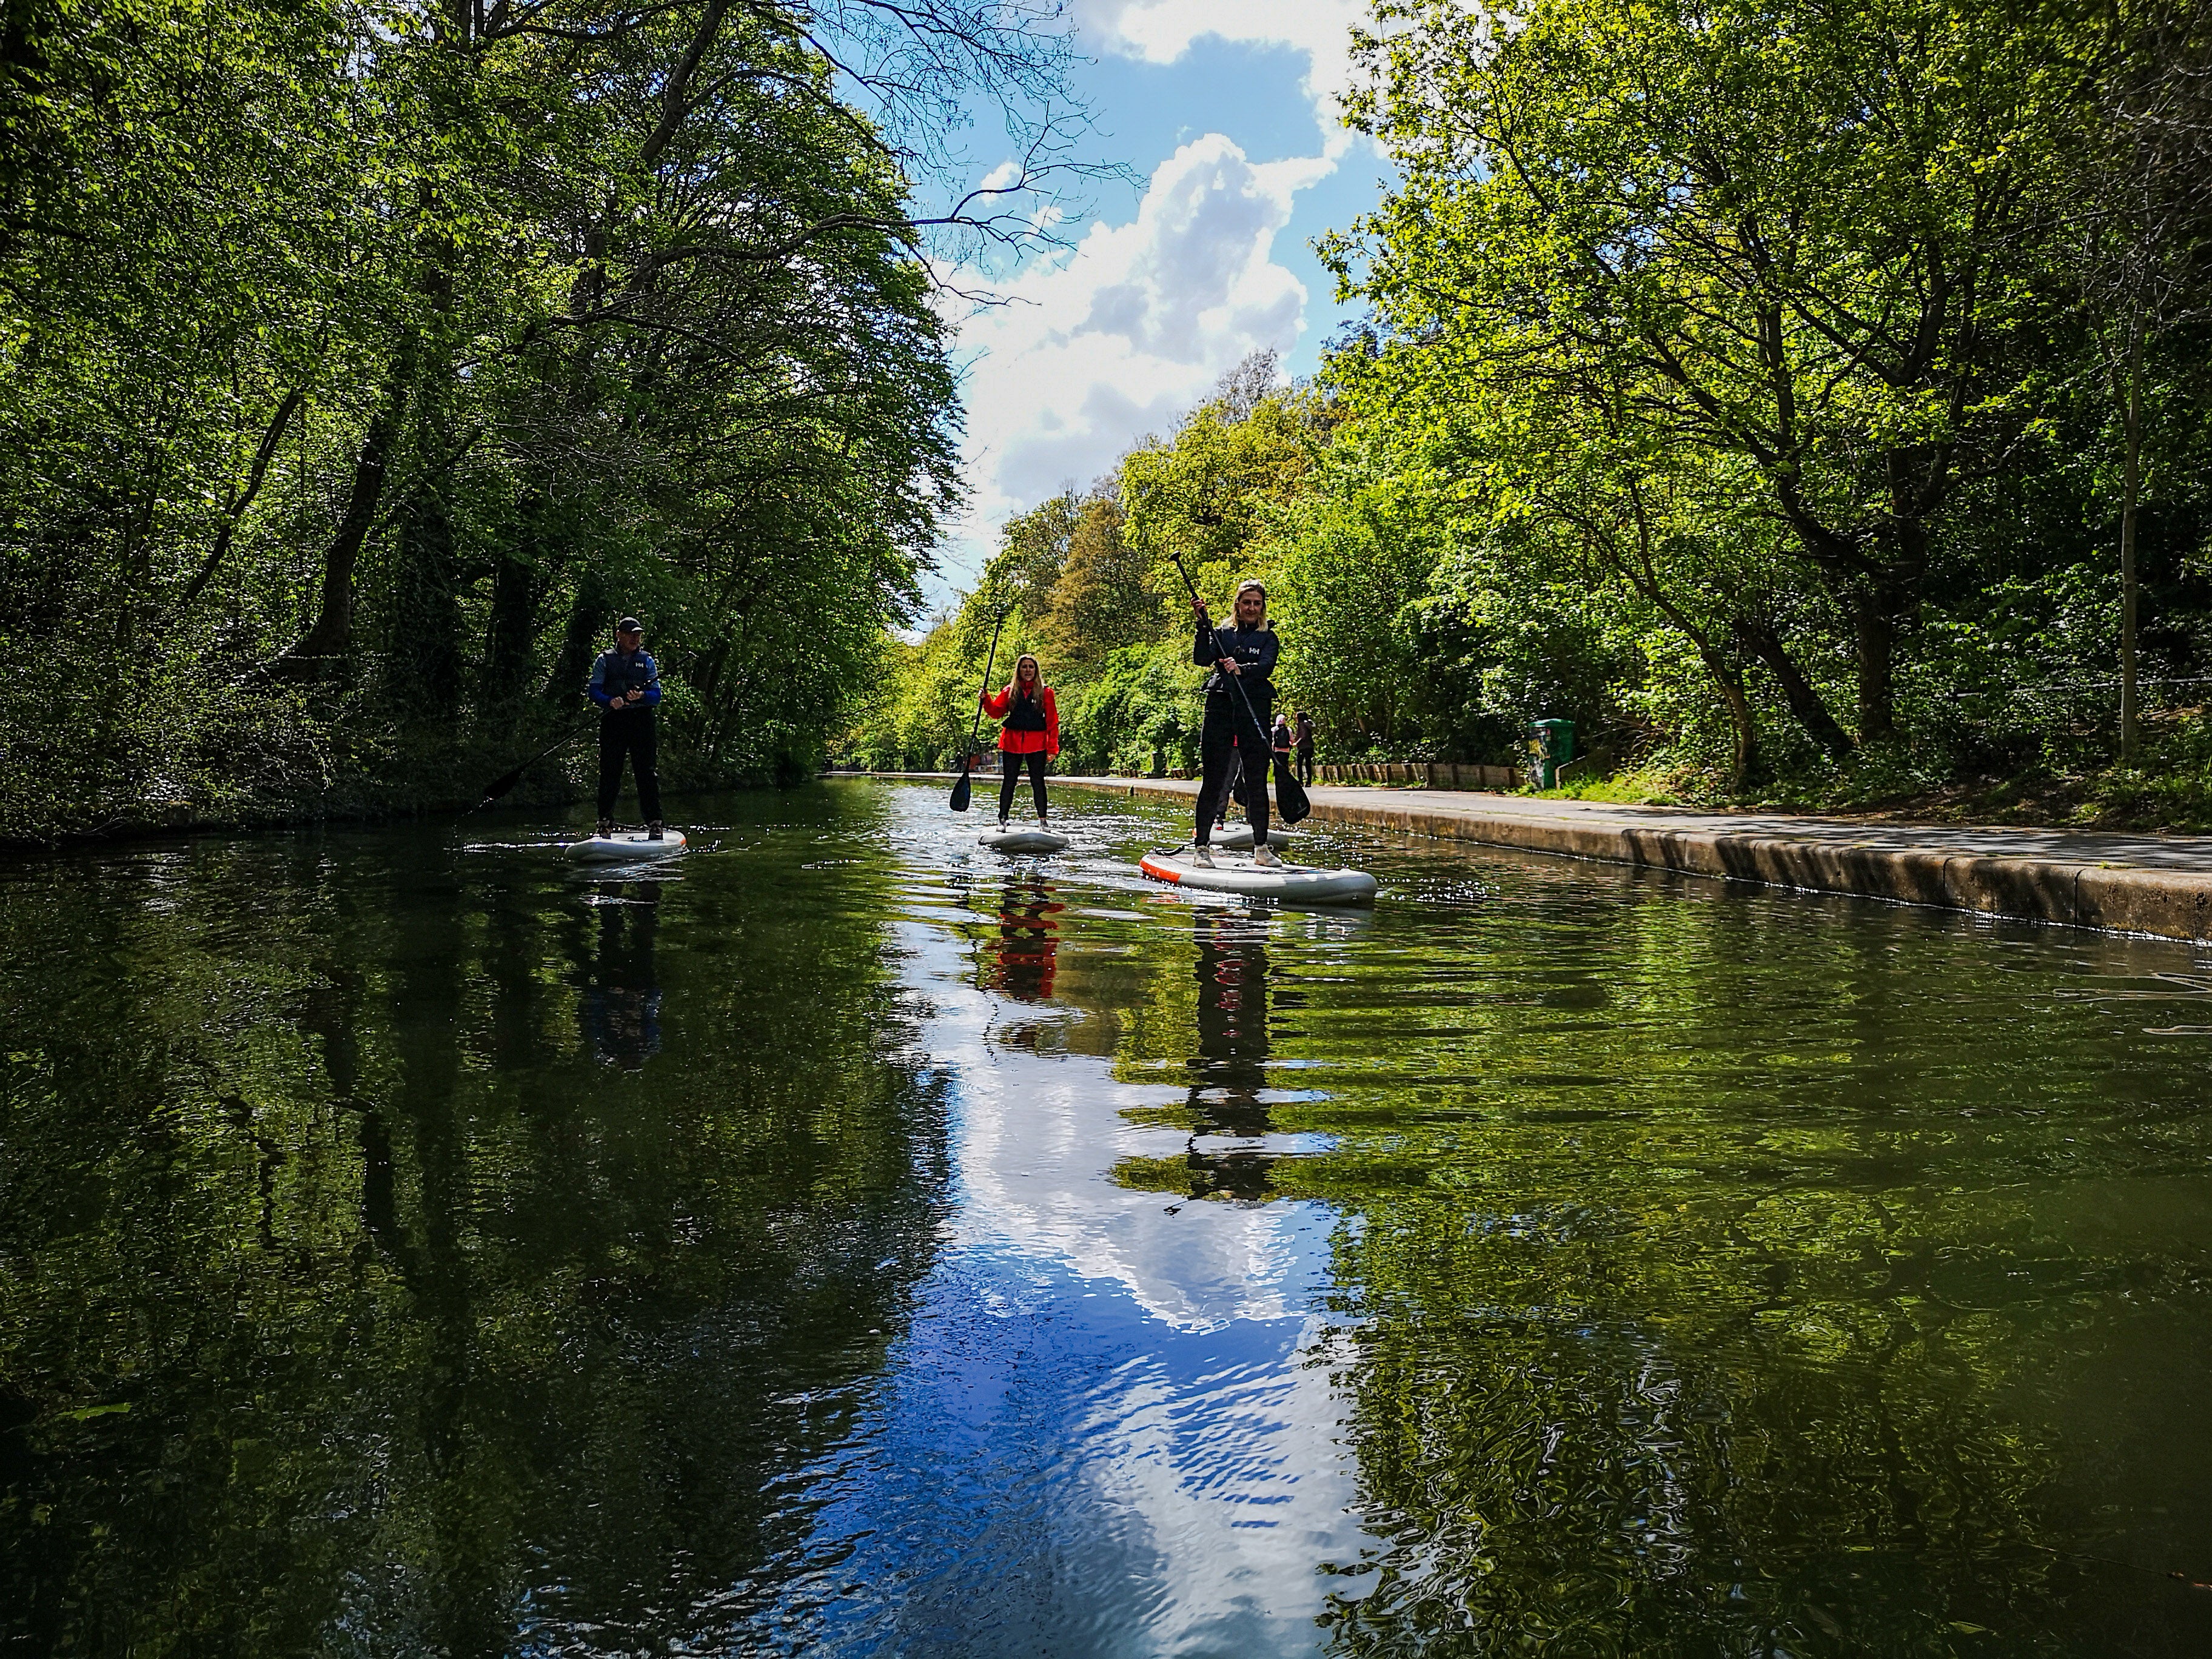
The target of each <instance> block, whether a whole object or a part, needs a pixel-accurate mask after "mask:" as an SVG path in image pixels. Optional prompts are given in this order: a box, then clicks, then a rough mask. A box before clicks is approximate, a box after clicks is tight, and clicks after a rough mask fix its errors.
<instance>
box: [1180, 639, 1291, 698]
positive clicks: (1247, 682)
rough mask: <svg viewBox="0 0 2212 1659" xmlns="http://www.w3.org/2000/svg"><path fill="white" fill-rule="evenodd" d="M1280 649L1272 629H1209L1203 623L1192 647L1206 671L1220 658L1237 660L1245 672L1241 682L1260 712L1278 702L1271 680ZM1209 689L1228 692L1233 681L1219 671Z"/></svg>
mask: <svg viewBox="0 0 2212 1659" xmlns="http://www.w3.org/2000/svg"><path fill="white" fill-rule="evenodd" d="M1279 649H1280V647H1279V645H1278V644H1277V642H1276V640H1275V630H1274V629H1272V628H1266V627H1261V628H1213V629H1209V628H1208V627H1207V626H1206V624H1205V623H1199V624H1198V636H1197V638H1196V640H1195V641H1194V642H1193V643H1192V645H1191V647H1190V659H1191V660H1192V661H1193V662H1194V663H1196V664H1198V665H1200V667H1205V666H1207V665H1211V664H1212V663H1213V662H1214V661H1216V660H1217V659H1219V658H1222V657H1234V658H1235V659H1237V663H1238V664H1239V665H1240V666H1241V667H1242V668H1243V672H1242V673H1240V674H1239V675H1238V676H1237V680H1238V682H1239V684H1242V685H1243V688H1244V690H1245V693H1246V695H1247V696H1249V697H1250V698H1251V699H1252V702H1253V705H1254V706H1255V708H1256V707H1259V706H1261V705H1263V704H1266V703H1267V702H1272V701H1273V698H1274V696H1275V686H1274V682H1273V680H1271V679H1270V678H1268V676H1270V675H1271V674H1273V672H1274V671H1275V653H1276V652H1277V651H1278V650H1279ZM1228 689H1229V677H1228V676H1227V675H1226V674H1225V673H1223V672H1222V671H1220V670H1219V669H1218V668H1216V669H1215V670H1214V671H1213V672H1212V673H1211V674H1209V675H1207V676H1206V690H1208V691H1212V692H1223V691H1226V690H1228Z"/></svg>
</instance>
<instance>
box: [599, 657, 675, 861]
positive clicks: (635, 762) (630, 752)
mask: <svg viewBox="0 0 2212 1659" xmlns="http://www.w3.org/2000/svg"><path fill="white" fill-rule="evenodd" d="M589 690H590V692H591V697H592V702H595V703H597V704H599V708H600V709H601V710H602V718H601V719H600V720H599V833H600V834H601V835H603V836H607V835H612V834H613V833H614V827H615V798H616V797H617V796H618V795H619V794H621V793H622V775H623V757H624V756H628V757H629V761H630V764H631V765H632V766H634V767H635V769H636V770H637V805H638V810H639V811H642V812H643V813H644V814H645V819H646V833H647V836H648V837H649V838H650V839H652V840H653V841H659V839H660V775H659V772H658V771H656V770H655V769H654V762H655V758H656V755H655V750H656V748H657V744H656V739H655V735H654V732H653V708H654V707H655V706H656V705H657V704H658V703H659V702H660V671H659V669H658V668H656V667H654V666H653V659H652V658H651V657H650V656H648V655H647V654H646V650H645V629H644V628H643V626H642V625H641V623H639V622H638V619H637V618H636V617H623V619H622V620H621V621H620V622H618V623H616V624H615V648H614V649H613V650H611V651H602V652H600V653H599V660H598V661H596V662H594V663H593V664H592V683H591V685H590V687H589Z"/></svg>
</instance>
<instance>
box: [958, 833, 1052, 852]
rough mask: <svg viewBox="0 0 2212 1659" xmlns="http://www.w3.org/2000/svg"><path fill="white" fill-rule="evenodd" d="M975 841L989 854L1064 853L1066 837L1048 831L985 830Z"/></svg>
mask: <svg viewBox="0 0 2212 1659" xmlns="http://www.w3.org/2000/svg"><path fill="white" fill-rule="evenodd" d="M976 839H977V840H978V841H980V842H981V843H982V845H983V848H984V850H985V851H986V852H990V853H1064V852H1066V850H1067V837H1066V836H1056V835H1054V833H1053V832H1052V831H1051V830H1049V829H986V830H985V831H984V832H983V833H982V834H981V836H977V837H976Z"/></svg>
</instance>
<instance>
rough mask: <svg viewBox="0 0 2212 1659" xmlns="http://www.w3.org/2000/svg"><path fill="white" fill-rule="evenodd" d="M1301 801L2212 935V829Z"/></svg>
mask: <svg viewBox="0 0 2212 1659" xmlns="http://www.w3.org/2000/svg"><path fill="white" fill-rule="evenodd" d="M886 775H888V774H886ZM945 775H946V776H947V777H950V776H951V774H949V773H948V774H945ZM1053 782H1054V784H1055V785H1059V786H1068V787H1076V788H1085V789H1104V790H1112V791H1115V792H1118V793H1139V794H1156V795H1181V796H1185V797H1188V796H1191V795H1194V794H1196V793H1197V792H1198V785H1197V783H1196V782H1195V781H1191V780H1188V779H1182V778H1104V777H1098V778H1091V777H1055V778H1054V780H1053ZM1308 793H1309V794H1310V796H1311V797H1312V800H1313V816H1314V817H1316V818H1320V819H1324V820H1328V821H1329V822H1333V823H1355V824H1364V825H1366V826H1369V827H1370V828H1374V829H1395V830H1399V831H1401V832H1403V833H1405V834H1407V835H1415V836H1434V837H1436V838H1437V839H1439V840H1444V841H1467V842H1477V843H1479V844H1480V845H1483V846H1488V847H1511V848H1520V849H1521V850H1522V851H1525V852H1534V853H1550V854H1557V855H1559V856H1560V857H1564V858H1578V859H1595V860H1602V861H1604V862H1606V863H1610V864H1632V865H1638V866H1645V867H1648V868H1653V869H1662V870H1674V871H1678V872H1681V873H1682V874H1685V875H1693V876H1711V877H1714V878H1719V879H1722V880H1729V881H1754V882H1759V883H1763V884H1766V885H1768V886H1773V887H1795V888H1800V889H1803V890H1808V891H1813V892H1822V893H1844V894H1850V895H1853V896H1858V897H1863V898H1879V899H1887V900H1891V901H1893V902H1897V903H1900V904H1924V905H1933V906H1936V907H1938V908H1944V909H1953V910H1975V911H1980V912H1983V913H1984V914H1987V915H2002V916H2018V917H2022V918H2026V919H2027V920H2031V921H2053V922H2061V923H2064V924H2066V925H2068V926H2069V927H2095V928H2100V929H2104V930H2106V931H2108V932H2114V933H2148V934H2152V935H2155V936H2157V937H2159V938H2162V939H2191V940H2212V836H2129V835H2105V834H2094V833H2090V832H2086V831H2073V830H2064V829H1988V828H1972V827H1966V826H1958V825H1951V824H1910V823H1876V822H1873V821H1869V820H1867V819H1863V818H1816V817H1798V816H1794V815H1791V814H1788V813H1779V812H1699V811H1690V810H1687V809H1684V808H1677V807H1667V806H1624V805H1613V804H1611V803H1606V802H1596V801H1575V800H1547V799H1535V798H1532V797H1528V796H1522V795H1496V794H1489V793H1482V792H1478V791H1474V790H1456V789H1392V788H1370V787H1345V786H1340V785H1328V784H1321V785H1316V786H1315V787H1313V788H1311V789H1310V790H1309V791H1308Z"/></svg>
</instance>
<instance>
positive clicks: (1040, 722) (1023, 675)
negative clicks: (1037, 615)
mask: <svg viewBox="0 0 2212 1659" xmlns="http://www.w3.org/2000/svg"><path fill="white" fill-rule="evenodd" d="M981 702H982V705H983V712H984V713H985V714H988V715H989V716H990V717H991V718H992V719H993V720H1004V721H1005V722H1006V724H1005V725H1004V726H1000V728H999V752H1000V755H1002V756H1003V757H1005V766H1006V776H1005V777H1003V778H1002V779H1000V782H999V827H1000V829H1005V828H1006V815H1007V814H1008V813H1009V812H1011V811H1013V810H1014V786H1015V785H1016V784H1017V783H1018V782H1019V781H1020V780H1021V775H1022V767H1023V764H1024V762H1026V763H1027V764H1028V766H1029V769H1030V793H1031V794H1032V795H1034V796H1036V812H1037V823H1038V824H1039V825H1040V826H1042V825H1043V824H1045V823H1047V822H1048V819H1047V818H1046V817H1045V805H1044V763H1045V760H1046V758H1047V757H1049V756H1053V755H1057V754H1058V753H1059V752H1060V705H1059V704H1058V703H1056V702H1054V701H1053V696H1052V688H1051V687H1050V686H1048V685H1047V684H1045V683H1044V676H1043V675H1042V674H1041V673H1039V672H1038V671H1037V659H1036V658H1035V657H1032V656H1031V655H1030V653H1028V652H1026V651H1024V652H1023V653H1022V655H1021V659H1020V660H1019V661H1018V662H1017V663H1016V664H1015V665H1014V680H1013V684H1011V685H1009V686H1007V687H1006V690H1003V691H1001V692H1000V693H999V695H998V696H995V697H994V696H992V695H991V694H990V693H989V692H987V691H986V692H984V693H983V694H982V696H981Z"/></svg>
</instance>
